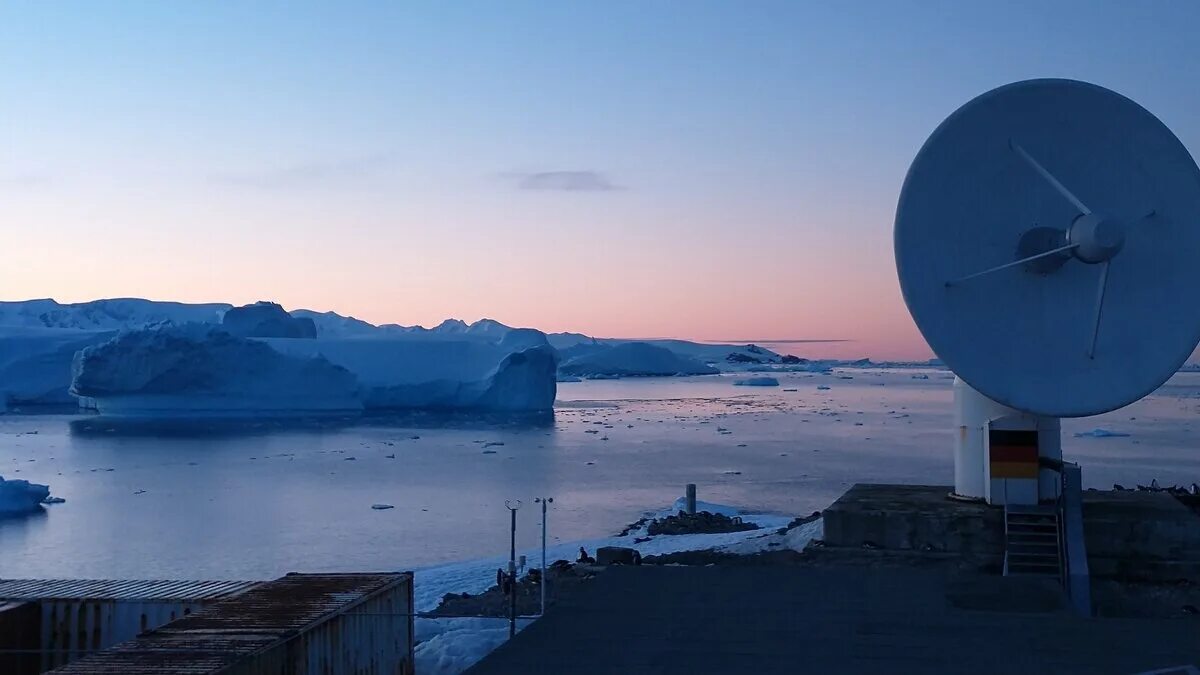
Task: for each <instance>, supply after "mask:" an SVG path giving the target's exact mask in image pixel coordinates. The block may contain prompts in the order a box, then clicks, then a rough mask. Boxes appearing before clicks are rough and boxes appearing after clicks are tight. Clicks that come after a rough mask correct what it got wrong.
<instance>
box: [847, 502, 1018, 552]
mask: <svg viewBox="0 0 1200 675" xmlns="http://www.w3.org/2000/svg"><path fill="white" fill-rule="evenodd" d="M953 491H954V488H953V487H952V486H949V485H879V484H869V483H859V484H856V485H854V486H853V487H851V488H850V489H849V490H847V491H846V493H845V494H843V495H842V496H841V497H839V498H838V500H837V501H836V502H834V503H833V504H832V505H831V506H830V507H829V508H827V509H825V512H824V514H823V515H824V522H825V544H826V545H827V546H830V547H838V548H852V549H863V548H875V549H881V550H885V551H911V552H919V553H930V554H945V553H951V554H955V556H956V557H958V558H961V559H964V560H966V561H968V562H973V563H976V564H979V565H999V564H1000V563H1001V562H1002V561H1003V558H1004V510H1003V509H1002V508H997V507H992V506H988V505H987V504H984V503H982V502H965V501H960V500H955V499H950V497H949V495H950V493H951V492H953ZM939 557H940V556H939Z"/></svg>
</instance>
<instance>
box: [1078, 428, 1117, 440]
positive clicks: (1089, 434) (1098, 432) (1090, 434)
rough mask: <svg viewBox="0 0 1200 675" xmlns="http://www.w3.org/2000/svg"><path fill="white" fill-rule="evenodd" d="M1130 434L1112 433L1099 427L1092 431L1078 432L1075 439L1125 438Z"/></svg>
mask: <svg viewBox="0 0 1200 675" xmlns="http://www.w3.org/2000/svg"><path fill="white" fill-rule="evenodd" d="M1126 436H1129V434H1127V433H1124V432H1121V431H1110V430H1108V429H1101V428H1099V427H1097V428H1095V429H1092V430H1091V431H1078V432H1076V433H1075V438H1124V437H1126Z"/></svg>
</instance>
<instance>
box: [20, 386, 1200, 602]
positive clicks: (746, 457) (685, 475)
mask: <svg viewBox="0 0 1200 675" xmlns="http://www.w3.org/2000/svg"><path fill="white" fill-rule="evenodd" d="M921 374H924V373H914V372H910V371H847V372H845V373H833V374H825V375H822V374H813V373H791V374H784V375H780V376H779V379H780V383H781V386H779V387H765V388H751V387H734V386H733V384H732V383H733V381H734V380H735V379H738V378H737V377H733V376H709V377H697V378H661V379H652V380H620V381H598V382H581V383H570V384H563V385H561V386H560V389H559V395H560V402H561V405H560V406H559V407H558V408H557V409H556V411H555V412H554V413H553V414H550V415H542V416H535V417H533V418H524V417H516V418H514V417H511V416H492V415H489V416H480V415H447V414H433V413H405V414H386V415H370V416H365V417H358V416H355V417H353V418H319V419H307V420H287V421H283V420H278V421H276V420H257V421H255V420H242V421H240V422H237V423H232V424H230V423H219V422H215V421H212V420H203V421H199V422H195V423H188V424H182V425H180V424H175V423H170V424H167V423H163V422H135V421H130V420H116V421H114V420H110V419H105V418H101V417H95V416H78V415H34V416H31V415H0V475H3V476H5V477H6V478H25V479H28V480H31V481H34V482H40V483H47V484H49V485H50V486H51V490H52V494H54V495H58V496H61V497H64V498H66V500H67V501H66V503H65V504H57V505H53V506H47V507H44V510H43V512H42V513H40V514H37V515H34V516H32V517H28V518H22V519H17V520H11V519H10V520H5V521H0V577H29V576H36V577H93V578H112V577H118V578H121V577H126V578H172V577H173V578H265V577H270V576H274V575H278V574H281V573H284V572H288V571H322V570H386V569H411V568H414V567H420V566H424V565H429V564H434V563H437V562H442V561H447V560H454V559H463V558H475V557H481V556H486V555H502V554H504V553H506V552H507V550H508V511H507V510H506V509H505V508H504V501H505V500H508V499H522V500H525V502H526V503H531V502H532V498H533V497H535V496H553V497H554V498H555V501H554V508H553V510H552V511H551V513H550V521H549V525H550V528H549V529H550V535H551V539H552V540H570V539H578V538H587V537H598V536H602V535H607V534H611V533H613V532H616V531H618V530H620V528H621V527H622V526H623V525H625V524H626V523H628V522H630V521H631V520H633V519H635V518H636V516H637V515H638V513H640V512H642V511H645V510H650V509H657V508H660V507H662V506H663V505H665V504H668V503H670V502H671V501H672V500H673V499H674V498H675V497H677V496H679V495H680V494H681V493H682V490H683V486H684V485H685V484H686V483H697V484H698V485H699V492H700V498H701V499H704V500H707V501H714V502H724V503H730V504H738V505H742V506H746V507H751V508H756V509H764V510H772V511H779V512H784V513H789V514H801V513H809V512H811V511H813V510H815V509H819V508H823V507H824V506H826V505H827V504H828V503H829V502H831V501H832V500H833V499H835V498H836V497H837V496H838V495H839V494H841V492H842V491H844V490H845V489H846V487H848V486H849V485H850V484H851V483H853V482H899V483H923V484H949V483H950V482H952V473H953V471H952V459H951V445H952V440H953V432H952V430H951V424H952V415H951V408H950V405H951V398H952V397H951V391H950V380H949V379H945V373H937V372H931V373H929V374H928V377H929V379H914V377H913V376H914V375H921ZM843 378H849V379H843ZM819 386H821V387H828V389H819V388H818V387H819ZM1198 392H1200V374H1185V375H1181V376H1177V377H1176V378H1175V379H1173V380H1172V382H1171V383H1170V384H1169V385H1168V386H1167V387H1165V388H1164V389H1163V390H1162V391H1160V392H1159V393H1157V394H1156V395H1153V396H1151V397H1148V398H1147V399H1145V400H1143V401H1141V402H1139V403H1137V404H1134V405H1133V406H1130V407H1129V408H1126V409H1123V410H1119V411H1115V412H1113V413H1109V414H1107V415H1104V416H1101V417H1099V418H1090V419H1082V420H1065V421H1064V423H1063V432H1064V433H1063V452H1064V456H1065V457H1067V458H1068V459H1071V460H1077V461H1080V462H1081V463H1082V465H1083V467H1084V481H1085V484H1087V485H1094V486H1107V485H1109V484H1111V483H1112V482H1121V483H1125V484H1137V483H1143V484H1146V483H1149V481H1150V479H1152V478H1157V479H1158V480H1159V482H1160V483H1162V484H1170V483H1174V482H1181V483H1190V482H1192V481H1200V475H1197V470H1198V463H1197V462H1196V457H1195V454H1194V447H1193V446H1194V441H1193V439H1194V434H1193V433H1192V432H1193V430H1192V426H1193V425H1194V424H1196V420H1197V419H1200V417H1198V415H1197V413H1198V412H1200V399H1198V398H1196V395H1197V393H1198ZM1095 427H1104V428H1108V429H1113V430H1117V431H1122V432H1126V433H1129V434H1130V436H1128V437H1124V438H1106V439H1096V438H1076V437H1075V436H1074V434H1075V433H1076V432H1080V431H1084V430H1087V429H1092V428H1095ZM375 503H387V504H392V505H394V506H395V508H394V509H389V510H382V511H381V510H372V509H371V508H370V507H371V505H372V504H375ZM538 515H539V514H537V513H535V509H525V510H523V511H521V512H520V513H519V514H518V532H517V538H518V545H519V546H522V547H533V546H535V545H536V543H537V541H538V534H539V529H538V523H539V518H538Z"/></svg>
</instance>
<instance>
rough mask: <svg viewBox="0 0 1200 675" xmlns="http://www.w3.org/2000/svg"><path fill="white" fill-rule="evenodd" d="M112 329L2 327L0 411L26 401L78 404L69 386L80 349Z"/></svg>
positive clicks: (32, 403)
mask: <svg viewBox="0 0 1200 675" xmlns="http://www.w3.org/2000/svg"><path fill="white" fill-rule="evenodd" d="M113 335H114V332H112V331H84V330H72V329H61V328H45V327H21V326H15V327H14V326H5V327H0V411H3V410H4V409H6V408H7V407H10V406H22V405H74V403H75V399H74V398H73V397H72V396H71V394H70V393H69V391H68V389H69V387H70V384H71V361H72V360H73V359H74V358H75V354H76V352H78V351H79V350H80V349H83V348H84V347H87V346H89V345H94V344H97V343H100V342H103V341H105V340H107V339H109V338H111V337H112V336H113Z"/></svg>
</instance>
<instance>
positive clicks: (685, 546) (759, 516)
mask: <svg viewBox="0 0 1200 675" xmlns="http://www.w3.org/2000/svg"><path fill="white" fill-rule="evenodd" d="M684 505H685V502H684V500H683V499H682V498H680V499H678V500H676V501H675V503H674V504H672V505H671V507H670V508H666V509H662V510H659V511H655V512H650V513H646V514H643V515H644V516H646V517H647V518H651V519H654V518H663V517H666V516H669V515H672V514H675V513H678V512H679V511H681V510H683V508H684ZM696 510H697V511H708V512H710V513H721V514H724V515H727V516H741V518H742V520H744V521H746V522H750V523H756V524H758V525H759V526H761V528H762V529H758V530H746V531H744V532H723V533H720V534H677V535H657V536H654V537H650V539H649V541H644V542H641V543H637V544H635V543H634V542H633V540H634V539H635V538H640V537H645V536H647V535H646V526H645V525H643V526H642V527H640V528H638V529H635V530H632V531H631V532H630V533H629V534H627V535H626V536H624V537H618V536H612V537H602V538H599V539H589V540H583V541H573V542H563V543H560V544H554V545H552V546H548V547H547V548H546V561H547V563H549V562H552V561H554V560H571V561H574V560H575V559H576V558H577V557H578V556H579V547H580V546H583V547H584V548H586V549H587V550H588V552H590V553H592V554H594V553H595V551H596V549H597V548H599V547H601V546H624V547H626V548H633V549H637V550H638V551H639V552H640V553H641V554H642V556H643V557H644V556H649V555H661V554H663V553H674V552H677V551H696V550H703V549H710V548H720V547H725V546H731V545H734V544H739V543H742V542H744V541H747V540H751V539H756V538H758V537H761V536H762V535H763V534H764V533H765V532H767V531H774V530H776V529H778V528H781V527H784V526H786V525H787V524H788V523H790V522H791V520H792V519H791V518H790V517H788V516H783V515H778V514H767V513H744V512H742V511H740V510H739V509H737V508H736V507H732V506H727V505H722V504H710V503H708V502H702V501H698V502H696ZM551 522H553V512H551ZM517 555H525V556H526V558H527V559H528V560H531V561H532V560H538V561H540V560H541V555H542V553H541V549H540V548H539V549H529V550H525V551H518V552H517ZM507 564H508V556H507V555H504V556H497V557H495V558H486V559H482V560H469V561H464V562H458V563H450V564H447V565H438V566H436V567H429V568H425V569H421V570H417V571H416V587H415V589H414V603H415V606H416V609H417V611H418V612H427V611H430V610H432V609H434V608H436V607H437V606H438V603H439V602H441V599H442V596H443V595H445V594H446V593H451V592H453V593H481V592H483V591H485V590H487V589H488V588H491V587H492V585H494V584H495V583H496V569H497V568H499V567H503V566H505V565H507Z"/></svg>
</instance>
